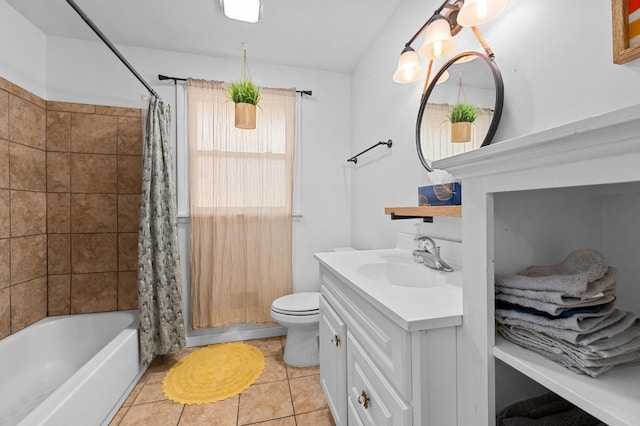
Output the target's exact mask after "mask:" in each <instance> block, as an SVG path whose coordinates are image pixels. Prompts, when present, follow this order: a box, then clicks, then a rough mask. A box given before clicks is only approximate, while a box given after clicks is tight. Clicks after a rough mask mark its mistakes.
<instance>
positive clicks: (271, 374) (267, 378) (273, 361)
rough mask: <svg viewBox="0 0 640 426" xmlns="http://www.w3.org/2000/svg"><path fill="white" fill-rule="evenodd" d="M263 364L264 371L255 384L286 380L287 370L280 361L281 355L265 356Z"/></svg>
mask: <svg viewBox="0 0 640 426" xmlns="http://www.w3.org/2000/svg"><path fill="white" fill-rule="evenodd" d="M264 362H265V365H264V371H263V372H262V375H261V376H260V377H259V378H258V380H256V384H260V383H270V382H279V381H281V380H287V368H286V367H285V365H284V362H283V361H282V355H281V354H280V355H272V356H265V357H264Z"/></svg>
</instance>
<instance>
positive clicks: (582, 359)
mask: <svg viewBox="0 0 640 426" xmlns="http://www.w3.org/2000/svg"><path fill="white" fill-rule="evenodd" d="M617 276H618V271H617V270H616V269H615V268H613V267H611V266H608V265H607V264H606V262H605V260H604V256H603V255H602V254H601V253H600V252H598V251H596V250H591V249H582V250H576V251H574V252H573V253H571V254H570V255H569V256H567V258H566V259H565V260H564V261H562V262H561V263H559V264H557V265H551V266H532V267H529V268H527V269H525V270H524V271H522V272H519V273H517V274H515V275H506V276H496V283H495V284H496V286H495V288H496V320H497V322H498V327H497V328H498V331H499V332H500V334H502V335H503V336H504V338H505V339H507V340H510V341H512V342H514V343H516V344H518V345H521V346H524V347H527V348H529V349H531V350H533V351H535V352H538V353H540V354H541V355H543V356H545V357H547V358H550V359H552V360H554V361H556V362H557V363H559V364H561V365H563V366H565V367H567V368H569V369H570V370H572V371H575V372H577V373H582V374H587V375H589V376H592V377H596V376H598V375H600V374H602V373H604V372H605V371H607V370H609V369H610V368H612V367H614V366H616V365H620V364H627V363H632V362H639V361H640V316H638V315H637V314H635V313H632V312H625V311H621V310H619V309H616V307H615V283H616V279H617Z"/></svg>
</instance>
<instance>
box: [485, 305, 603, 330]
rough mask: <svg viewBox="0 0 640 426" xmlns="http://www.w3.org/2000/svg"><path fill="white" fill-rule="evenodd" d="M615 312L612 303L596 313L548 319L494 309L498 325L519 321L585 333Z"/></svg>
mask: <svg viewBox="0 0 640 426" xmlns="http://www.w3.org/2000/svg"><path fill="white" fill-rule="evenodd" d="M614 310H615V305H614V303H613V302H612V303H608V304H606V305H604V306H603V307H602V309H600V310H599V311H598V312H592V313H590V312H585V313H581V314H575V315H572V316H570V317H568V318H557V319H550V318H545V317H542V316H540V315H535V314H529V313H526V312H518V311H514V310H507V309H499V308H497V309H496V320H497V321H498V322H499V323H503V324H504V323H506V322H505V321H506V320H507V319H519V320H523V321H525V322H528V323H530V324H540V325H543V326H546V327H555V328H559V329H562V330H573V331H581V332H586V331H590V330H592V329H593V328H594V327H596V326H597V325H598V324H599V323H601V322H602V321H603V320H605V319H606V318H607V317H608V316H609V315H610V314H611V313H612V312H613V311H614Z"/></svg>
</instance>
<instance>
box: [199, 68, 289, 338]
mask: <svg viewBox="0 0 640 426" xmlns="http://www.w3.org/2000/svg"><path fill="white" fill-rule="evenodd" d="M261 94H262V100H261V102H260V108H259V109H258V113H257V127H256V130H240V129H236V128H235V127H234V104H233V103H232V102H231V101H229V100H228V99H227V97H226V85H225V84H224V83H221V82H210V81H203V80H193V79H189V80H188V84H187V96H188V132H189V206H190V249H191V327H192V328H193V329H200V328H210V327H219V326H224V325H229V324H235V323H266V322H272V320H271V317H270V313H269V312H270V306H271V302H272V301H273V300H274V299H275V298H277V297H280V296H282V295H284V294H287V293H291V291H292V265H291V261H292V248H291V239H292V235H291V232H292V230H291V209H292V205H291V204H292V193H293V150H294V141H295V135H294V130H295V102H296V100H295V99H296V98H295V94H296V92H295V89H292V90H281V89H266V88H262V89H261Z"/></svg>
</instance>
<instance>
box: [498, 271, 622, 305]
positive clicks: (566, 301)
mask: <svg viewBox="0 0 640 426" xmlns="http://www.w3.org/2000/svg"><path fill="white" fill-rule="evenodd" d="M617 278H618V270H617V269H615V268H614V267H612V266H609V269H608V270H607V272H606V274H605V276H604V277H602V278H601V279H599V280H596V281H593V282H590V283H588V284H587V290H586V291H584V292H582V293H580V294H578V295H577V296H575V297H573V296H567V295H566V294H565V292H564V291H550V290H543V291H538V290H525V289H519V288H512V287H502V286H500V285H499V284H498V281H496V288H495V290H496V293H498V294H508V295H511V296H516V297H522V298H526V299H531V300H539V301H541V302H546V303H553V304H555V305H559V306H575V305H577V304H579V303H581V302H584V301H585V300H589V299H594V298H599V297H602V296H604V295H607V294H613V293H614V289H615V284H616V279H617Z"/></svg>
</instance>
